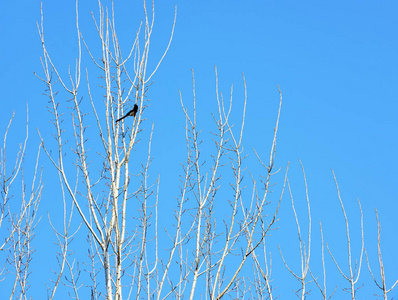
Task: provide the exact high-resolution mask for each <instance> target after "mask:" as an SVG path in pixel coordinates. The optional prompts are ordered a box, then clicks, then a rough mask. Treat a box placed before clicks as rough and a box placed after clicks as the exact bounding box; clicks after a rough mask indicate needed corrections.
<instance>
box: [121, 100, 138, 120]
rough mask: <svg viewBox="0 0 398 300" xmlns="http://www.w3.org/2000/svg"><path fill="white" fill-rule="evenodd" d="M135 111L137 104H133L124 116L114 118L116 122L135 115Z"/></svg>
mask: <svg viewBox="0 0 398 300" xmlns="http://www.w3.org/2000/svg"><path fill="white" fill-rule="evenodd" d="M137 111H138V105H137V104H134V107H133V109H132V110H130V111H129V112H128V113H127V114H126V115H125V116H124V117H121V118H120V119H118V120H116V123H117V122H119V121H121V120H123V119H124V118H127V117H135V115H136V114H137Z"/></svg>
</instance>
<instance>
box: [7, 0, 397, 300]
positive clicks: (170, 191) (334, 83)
mask: <svg viewBox="0 0 398 300" xmlns="http://www.w3.org/2000/svg"><path fill="white" fill-rule="evenodd" d="M72 2H73V1H72ZM72 2H71V1H56V2H55V1H43V8H44V22H45V24H44V26H45V37H46V40H47V43H48V45H47V47H48V49H49V51H50V53H51V54H52V55H53V57H54V60H55V62H56V63H57V64H58V65H59V66H60V68H63V70H64V71H65V70H67V66H68V65H69V64H73V59H74V57H75V55H76V53H77V50H76V49H77V48H76V31H75V27H74V22H75V13H74V11H75V5H74V3H72ZM175 5H177V9H178V15H177V22H176V29H175V34H174V39H173V42H172V45H171V48H170V51H169V53H168V55H167V56H166V58H165V60H164V62H163V64H162V65H161V67H160V69H159V71H158V73H157V75H156V76H155V78H154V81H155V82H154V84H153V86H152V89H151V90H150V95H149V97H150V98H151V101H152V102H151V107H150V109H149V111H148V116H147V118H148V121H149V122H150V123H152V122H155V132H154V140H153V155H154V162H153V167H154V169H155V170H159V172H157V171H154V176H155V177H156V176H157V175H156V174H157V173H159V174H161V182H162V184H161V188H160V190H161V195H162V196H164V198H165V199H168V198H170V199H174V197H175V196H176V191H177V187H176V185H175V182H176V180H177V179H178V174H179V172H180V170H179V168H178V167H177V166H179V163H181V162H182V161H181V157H184V145H185V140H184V129H183V125H184V115H183V112H182V110H181V107H180V102H179V94H178V91H179V90H181V93H182V95H183V97H184V101H185V103H187V105H188V106H189V105H190V103H191V99H192V97H191V95H192V78H191V77H192V76H191V71H190V69H191V68H192V69H193V70H194V72H195V79H196V96H197V108H198V114H199V115H200V116H201V117H200V119H199V121H198V123H199V126H202V128H203V132H204V139H206V138H208V136H207V135H206V134H207V133H206V132H208V131H209V130H211V129H214V127H212V124H211V115H210V112H212V111H213V112H214V111H216V100H215V72H214V67H215V66H217V69H218V75H219V84H220V91H221V92H222V93H223V94H224V95H225V97H228V95H229V90H230V86H231V84H233V85H234V99H235V102H234V105H233V113H232V114H233V115H232V117H233V118H234V120H235V122H236V123H238V124H239V118H240V116H241V108H242V105H243V82H242V73H244V74H245V77H246V83H247V89H248V103H247V120H246V127H245V132H244V145H245V146H244V149H245V151H246V153H247V154H248V155H249V158H248V165H249V166H251V167H252V168H256V167H255V163H254V162H255V160H254V159H253V157H254V155H253V150H252V149H253V148H255V149H256V151H257V152H261V153H262V154H263V155H264V157H265V156H267V155H268V153H269V149H270V146H271V141H272V140H271V139H272V134H273V126H274V122H275V117H276V113H277V107H278V100H279V95H278V90H277V85H278V84H279V86H280V88H281V90H282V93H283V99H284V102H283V106H282V114H281V120H280V131H279V136H278V146H277V147H278V148H277V165H278V166H280V167H281V168H282V169H284V168H285V167H286V165H287V162H288V161H290V163H291V169H290V172H289V174H290V176H289V178H290V182H291V184H292V190H293V193H294V194H295V201H296V208H297V210H298V213H299V216H300V217H301V219H302V220H303V226H304V224H306V219H305V218H306V214H305V213H306V210H305V209H306V203H305V198H304V195H305V194H304V186H303V180H302V175H301V168H300V164H299V162H298V159H301V161H302V162H303V164H304V167H305V170H306V175H307V181H308V186H309V193H310V201H311V208H312V218H313V219H312V221H313V235H314V236H313V243H314V249H313V259H314V261H315V262H314V263H315V264H316V262H317V261H316V260H317V259H319V252H317V251H318V250H319V245H317V246H316V243H318V244H319V243H320V241H319V227H318V221H319V220H321V221H322V223H323V224H324V234H325V241H326V242H328V243H329V245H330V247H331V249H332V251H333V253H336V257H338V260H339V261H341V262H343V261H345V260H346V252H345V231H344V223H343V222H344V219H343V216H342V213H341V209H340V206H339V202H338V198H337V194H336V189H335V186H334V182H333V176H332V172H331V169H332V168H333V169H334V171H335V173H336V176H337V179H338V182H339V185H340V189H341V194H342V197H343V201H344V204H345V206H346V209H347V214H348V217H349V220H350V225H352V227H353V228H352V235H353V243H354V245H353V247H354V251H356V252H354V257H355V258H358V251H359V249H358V247H359V244H360V240H359V239H358V233H359V225H358V224H359V211H358V205H357V199H358V198H359V199H360V201H361V204H362V209H363V213H364V223H365V225H364V226H365V232H366V235H365V246H366V248H367V251H368V253H369V254H371V255H373V264H372V267H373V268H374V269H375V268H376V267H377V259H376V256H375V255H376V253H377V252H376V238H377V237H376V221H375V215H374V209H375V208H377V209H378V212H379V218H380V220H381V225H382V247H383V258H384V260H385V268H386V276H387V284H388V285H391V284H392V283H393V282H394V281H395V280H396V279H398V277H397V273H396V272H394V270H396V269H397V268H398V260H397V256H396V254H395V250H396V249H397V242H396V238H395V237H396V236H397V234H398V222H397V218H396V214H397V211H398V202H397V199H398V187H397V186H398V185H397V179H398V176H397V168H398V163H397V159H396V153H397V152H398V151H397V150H398V142H397V137H398V136H397V131H398V118H397V114H398V104H397V100H398V92H397V90H398V89H397V84H398V57H397V53H398V41H397V38H396V31H397V28H398V20H397V18H396V12H397V10H398V4H397V3H396V2H394V1H383V2H382V1H329V2H325V1H250V2H249V1H196V2H193V1H157V3H155V10H156V19H155V32H154V35H153V42H152V46H151V53H150V55H151V56H152V65H150V67H153V65H154V64H155V62H156V61H157V59H158V58H159V57H160V55H161V53H162V51H163V49H164V48H165V46H166V45H167V41H168V38H169V34H170V29H171V26H172V22H173V17H174V6H175ZM140 7H141V3H139V2H136V3H135V4H126V3H123V4H121V3H115V9H116V16H117V28H118V29H119V30H120V33H119V40H120V41H121V43H122V44H123V42H124V43H125V45H126V46H125V47H126V49H127V48H128V46H129V45H131V38H132V36H133V35H134V33H135V30H136V28H137V25H138V23H139V21H140V18H141V16H140V14H141V10H140ZM97 8H98V4H97V2H96V1H84V2H83V1H81V3H79V9H80V12H79V15H80V24H81V31H82V33H83V35H84V37H85V38H86V39H87V40H88V41H89V42H91V43H93V44H95V42H96V36H95V29H94V25H93V22H92V19H91V15H90V11H94V12H95V13H97ZM0 10H1V11H2V12H3V15H2V18H1V19H0V35H1V36H2V45H3V46H2V47H1V49H0V66H1V70H0V84H1V90H2V94H1V96H0V97H1V99H2V100H1V102H2V118H1V120H0V128H1V130H2V131H1V132H3V131H4V129H5V127H6V124H7V123H8V120H9V118H10V117H11V115H12V112H13V111H15V112H16V118H15V121H14V123H13V127H12V130H11V132H12V135H11V136H10V137H9V141H8V143H9V147H10V150H9V153H11V151H12V149H13V148H12V147H15V146H16V145H17V144H18V143H19V142H21V140H22V136H21V135H22V132H24V130H25V129H24V128H25V127H24V126H25V124H24V122H25V119H26V103H27V102H28V103H29V112H30V132H29V134H30V140H29V148H28V149H29V151H30V152H29V153H28V158H29V157H30V155H32V157H34V155H35V151H36V145H37V144H38V137H37V133H36V128H39V129H40V131H41V132H42V133H44V134H47V135H48V137H50V134H51V129H52V128H51V125H50V123H49V122H48V119H49V114H48V113H47V110H46V101H47V99H46V98H45V97H44V96H43V95H42V93H43V92H44V86H43V85H42V84H41V82H40V81H39V80H38V79H37V78H36V77H35V76H34V75H33V72H34V71H35V72H37V73H39V74H40V72H41V66H40V56H41V55H42V53H41V44H40V40H39V36H38V33H37V28H36V22H37V21H39V20H40V1H36V0H35V1H19V2H15V1H14V2H12V1H7V2H5V1H3V2H1V3H0ZM137 12H138V13H137ZM137 14H138V15H137ZM136 15H137V16H136ZM86 58H87V57H86ZM85 63H86V64H87V65H89V64H90V61H88V60H87V61H86V62H85ZM149 122H148V124H150V123H149ZM13 145H14V146H13ZM41 163H42V165H43V166H44V170H45V172H44V181H45V192H44V195H43V199H42V201H41V207H40V212H41V215H42V216H43V218H42V220H41V221H40V224H39V227H38V232H39V233H44V232H45V233H48V234H50V235H51V232H50V231H48V229H46V227H48V221H47V217H46V215H47V211H51V210H53V209H54V206H55V205H56V204H54V201H55V200H54V198H53V197H52V196H53V193H52V190H51V189H52V182H53V181H52V180H53V179H52V178H53V177H56V176H54V174H55V170H54V169H53V168H52V167H51V166H50V164H49V161H48V159H46V157H45V156H44V155H42V159H41ZM254 172H259V170H258V169H254ZM281 183H282V182H281V179H279V181H278V185H277V186H276V187H275V190H276V191H279V190H280V186H281ZM161 202H162V201H161ZM289 203H290V202H289V198H288V197H284V201H283V203H282V207H281V212H280V221H279V223H278V226H279V230H278V231H275V232H274V233H273V236H272V237H271V238H270V248H272V249H276V250H275V251H274V250H273V259H274V263H273V265H274V266H273V268H274V270H275V271H274V272H275V278H274V280H275V285H276V286H278V290H277V293H279V294H280V295H281V298H282V299H288V298H290V297H291V290H292V289H294V288H297V287H298V285H297V284H296V285H295V283H294V281H291V275H290V274H289V273H288V272H287V271H286V269H285V268H284V267H283V265H282V264H281V260H280V255H279V253H278V252H277V248H276V246H277V245H278V244H279V245H281V248H282V250H283V251H284V255H285V256H286V257H290V258H291V260H290V259H288V260H289V261H293V259H294V257H295V255H298V248H296V249H295V248H294V247H295V246H294V245H296V246H297V236H296V229H295V223H294V219H293V214H292V210H291V207H290V204H289ZM160 206H161V207H162V208H165V209H166V211H167V209H171V208H172V203H170V202H169V201H167V202H166V201H165V202H163V203H160ZM39 233H38V236H37V238H36V241H37V244H38V245H37V252H36V255H37V256H36V258H35V259H34V266H36V267H37V266H42V268H43V274H44V275H42V276H37V277H35V278H37V279H32V283H33V282H34V283H35V284H34V285H35V287H34V288H32V293H33V296H34V298H37V299H39V296H38V295H39V293H43V292H44V291H45V286H44V284H43V282H44V281H47V279H48V277H49V276H50V272H49V271H48V270H49V269H48V268H49V267H51V266H48V265H47V264H46V263H45V262H44V261H43V258H45V257H46V256H50V257H51V255H55V254H53V253H51V252H50V251H49V252H48V253H43V252H40V251H45V250H43V249H40V245H42V244H43V242H44V241H46V240H45V239H44V238H43V237H40V235H39ZM48 243H52V242H48ZM291 245H293V246H291ZM342 245H344V246H342ZM290 248H293V249H291V250H290ZM285 251H286V253H285ZM290 251H291V253H290ZM327 258H328V259H329V260H330V256H328V257H327ZM296 262H297V261H296ZM318 263H319V260H318ZM329 263H330V261H329ZM292 264H293V265H294V263H293V262H292ZM296 267H298V264H297V266H296ZM362 268H363V269H362V275H361V277H360V283H361V284H362V283H363V284H364V287H363V288H362V289H361V290H360V291H359V292H358V293H359V294H358V295H359V296H358V297H359V298H361V299H364V298H366V299H370V298H368V297H370V296H368V295H372V294H373V293H374V292H377V291H376V290H375V288H374V285H373V282H372V280H371V278H370V276H369V274H368V270H367V266H366V262H365V261H364V263H363V266H362ZM277 270H278V271H277ZM328 270H330V274H331V275H329V278H330V280H331V281H335V282H336V283H335V284H339V285H340V286H343V285H342V284H341V283H342V281H341V279H340V278H339V277H338V273H337V271H336V268H335V267H334V266H333V265H332V264H330V265H329V269H328ZM332 278H333V279H332ZM334 278H336V279H334ZM337 278H338V279H337ZM35 280H37V281H38V282H35ZM285 282H286V283H287V282H289V285H288V286H289V287H288V288H285V289H284V285H285ZM333 286H334V283H333V282H331V283H330V287H329V290H332V289H333V288H332V287H333ZM286 289H287V290H286ZM285 293H286V294H285ZM289 293H290V294H289ZM316 293H317V292H316V291H315V289H314V288H313V292H312V294H313V295H317V294H316ZM339 293H341V292H340V291H339ZM0 295H1V292H0ZM289 295H290V296H289ZM393 295H395V297H398V291H397V290H395V291H394V292H393ZM35 296H36V297H35ZM338 298H339V297H338Z"/></svg>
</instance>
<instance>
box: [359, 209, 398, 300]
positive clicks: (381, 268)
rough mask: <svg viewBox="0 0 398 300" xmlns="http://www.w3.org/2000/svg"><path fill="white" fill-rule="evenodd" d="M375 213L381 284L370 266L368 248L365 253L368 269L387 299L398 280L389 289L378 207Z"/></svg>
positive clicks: (385, 299)
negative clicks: (382, 251) (382, 249)
mask: <svg viewBox="0 0 398 300" xmlns="http://www.w3.org/2000/svg"><path fill="white" fill-rule="evenodd" d="M375 213H376V220H377V254H378V258H379V271H380V278H381V284H380V283H379V282H378V281H377V280H376V278H375V276H374V275H373V272H372V270H371V268H370V264H369V259H368V254H367V253H366V250H365V254H366V261H367V263H368V269H369V272H370V275H371V276H372V278H373V281H374V283H375V284H376V286H377V287H378V288H379V289H380V290H381V291H382V292H383V294H382V295H381V296H382V297H383V299H384V300H387V294H388V293H389V292H391V291H392V290H393V289H394V287H395V285H396V284H397V283H398V280H396V281H395V283H394V284H393V285H392V286H391V287H390V288H389V289H387V284H386V277H385V273H384V263H383V258H382V254H381V225H380V221H379V215H378V214H377V209H375Z"/></svg>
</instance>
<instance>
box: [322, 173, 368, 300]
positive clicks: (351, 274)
mask: <svg viewBox="0 0 398 300" xmlns="http://www.w3.org/2000/svg"><path fill="white" fill-rule="evenodd" d="M332 173H333V178H334V182H335V184H336V189H337V196H338V198H339V201H340V206H341V209H342V210H343V214H344V220H345V224H346V233H347V252H348V268H349V275H345V274H344V273H343V272H342V270H341V268H340V266H339V265H338V263H337V261H336V260H335V258H334V256H333V255H332V252H331V251H330V249H329V246H328V244H326V247H327V248H328V252H329V254H330V256H331V257H332V259H333V262H334V264H335V265H336V267H337V268H338V270H339V271H340V274H341V275H342V276H343V277H344V278H345V279H346V280H347V281H348V282H349V285H350V287H349V289H348V291H349V293H350V294H351V299H352V300H354V299H356V297H355V293H356V291H357V288H355V284H356V283H357V281H358V279H359V274H360V272H361V265H362V255H363V251H364V237H363V213H362V208H361V203H360V202H359V199H358V205H359V210H360V212H361V243H362V246H361V254H360V258H359V266H358V269H356V267H355V270H354V271H353V270H352V260H351V239H350V229H349V226H348V218H347V214H346V212H345V209H344V205H343V201H342V200H341V196H340V189H339V186H338V184H337V179H336V175H335V174H334V171H333V170H332ZM355 277H356V278H355Z"/></svg>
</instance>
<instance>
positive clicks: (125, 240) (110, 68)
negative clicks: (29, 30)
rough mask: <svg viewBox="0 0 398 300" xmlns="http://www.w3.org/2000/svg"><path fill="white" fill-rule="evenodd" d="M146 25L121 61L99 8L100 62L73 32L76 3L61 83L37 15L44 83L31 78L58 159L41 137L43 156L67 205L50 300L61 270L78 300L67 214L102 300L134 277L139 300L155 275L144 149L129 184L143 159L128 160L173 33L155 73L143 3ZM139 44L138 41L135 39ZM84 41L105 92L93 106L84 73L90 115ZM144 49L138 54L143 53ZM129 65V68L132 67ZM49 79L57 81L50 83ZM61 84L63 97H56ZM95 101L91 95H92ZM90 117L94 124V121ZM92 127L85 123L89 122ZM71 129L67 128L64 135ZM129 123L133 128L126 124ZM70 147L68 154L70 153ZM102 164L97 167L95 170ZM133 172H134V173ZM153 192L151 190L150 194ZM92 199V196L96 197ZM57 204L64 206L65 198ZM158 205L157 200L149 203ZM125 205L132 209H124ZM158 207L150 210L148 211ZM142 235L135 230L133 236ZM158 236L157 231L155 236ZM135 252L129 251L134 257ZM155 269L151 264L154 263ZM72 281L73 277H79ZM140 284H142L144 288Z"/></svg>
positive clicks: (110, 15) (107, 16)
mask: <svg viewBox="0 0 398 300" xmlns="http://www.w3.org/2000/svg"><path fill="white" fill-rule="evenodd" d="M143 10H144V15H145V18H144V21H143V23H141V25H140V27H139V29H138V31H137V33H136V37H135V39H134V40H133V43H132V46H131V50H130V51H129V53H127V55H126V56H125V55H123V53H122V51H121V46H120V44H119V41H118V36H117V33H116V28H115V17H114V10H113V6H112V10H111V11H110V12H108V10H107V9H104V7H103V5H102V4H101V2H99V17H98V18H96V17H94V14H93V20H94V24H95V26H96V29H97V33H98V36H99V41H100V44H99V47H100V49H102V57H101V58H100V60H99V61H100V62H98V60H97V59H96V58H95V57H94V55H93V54H92V52H91V51H90V48H89V46H88V45H87V44H86V42H85V40H84V38H83V34H82V33H81V32H80V29H79V18H78V3H77V2H76V31H77V41H78V55H77V58H76V64H75V71H74V72H72V71H70V69H69V72H68V75H67V77H68V78H69V80H70V83H69V84H68V83H67V81H65V79H64V76H63V75H62V74H60V72H59V71H58V68H57V67H56V65H55V64H54V63H53V61H52V59H51V56H50V54H49V52H48V50H47V47H46V42H45V39H44V23H43V10H42V19H41V23H40V24H38V30H39V34H40V38H41V42H42V46H43V57H42V67H43V73H44V76H43V77H42V76H39V75H36V76H37V77H38V78H39V79H40V80H41V81H43V82H44V83H45V85H46V94H47V96H48V97H49V111H50V112H51V114H52V115H53V119H52V123H53V124H54V127H55V135H54V136H55V141H56V145H57V146H56V151H55V153H56V155H53V154H52V152H51V150H50V149H49V148H48V146H47V145H48V141H45V138H44V137H43V136H42V135H40V137H41V140H42V145H43V149H44V151H45V152H46V154H47V155H48V157H49V158H50V160H51V162H52V163H53V165H54V166H55V168H56V169H57V170H58V173H59V176H60V180H61V184H62V188H63V189H65V191H66V193H67V194H68V198H70V199H71V200H72V202H73V206H67V205H66V204H64V208H65V207H70V210H69V213H65V214H64V216H65V221H64V228H63V232H62V233H61V232H58V231H57V230H56V229H55V228H54V230H55V232H56V234H57V237H58V244H59V245H60V248H61V251H60V254H59V258H60V260H59V264H60V268H59V270H58V271H56V273H57V275H56V279H55V280H54V284H53V285H52V287H50V291H51V293H50V296H49V298H53V296H54V293H55V291H56V289H57V286H58V284H59V282H60V279H61V277H62V274H63V272H64V266H65V264H66V265H68V266H69V269H70V275H71V277H70V279H69V283H68V285H70V287H71V288H72V290H73V291H74V297H75V298H76V299H77V298H79V294H78V286H77V278H76V276H75V277H74V276H72V274H74V272H75V271H73V269H74V268H75V266H74V265H73V262H72V261H71V258H70V257H69V255H68V245H69V243H70V241H71V239H72V237H73V233H71V232H70V220H71V216H72V209H73V207H75V208H76V209H77V211H78V214H79V215H80V217H81V219H82V222H83V224H84V226H85V228H86V229H87V230H88V232H89V234H90V236H89V241H90V242H91V249H92V251H93V252H91V254H90V255H91V259H93V260H95V259H99V260H100V261H101V268H102V270H103V272H104V275H105V284H104V285H105V294H106V298H107V299H122V277H123V276H126V275H129V274H130V275H131V274H134V276H133V279H132V280H131V281H130V285H131V286H133V284H137V286H138V290H137V297H138V296H139V295H140V293H141V288H143V287H144V286H145V284H146V283H148V284H149V281H148V280H149V278H151V277H152V276H154V275H155V274H154V273H153V272H152V271H151V270H149V269H150V268H151V265H150V263H149V262H148V257H147V255H148V254H147V247H148V244H149V243H150V240H148V233H147V230H148V227H149V224H148V223H149V220H150V219H153V218H154V219H155V220H156V216H155V217H154V216H153V215H152V214H151V213H150V209H151V207H150V205H149V203H148V201H150V199H151V196H152V194H153V188H154V187H153V185H151V184H149V183H148V182H147V178H148V176H147V173H148V169H149V166H150V161H151V157H150V149H149V152H148V161H147V164H146V165H143V166H142V171H141V177H142V178H143V179H142V180H141V182H140V181H136V180H132V168H131V165H132V163H131V162H132V161H133V162H134V161H140V160H141V158H139V157H134V155H133V153H134V151H135V149H136V147H137V144H138V142H139V140H140V137H139V135H140V133H141V126H142V124H143V121H144V118H143V116H144V110H145V107H146V101H147V99H146V92H147V88H148V85H149V84H150V82H151V79H152V77H153V75H154V74H155V72H156V70H157V69H158V67H159V65H160V63H161V61H162V60H163V58H164V56H165V54H166V53H167V51H168V49H169V46H170V42H171V39H172V36H173V31H174V24H175V21H174V24H173V26H172V29H171V37H170V42H169V44H168V45H167V47H166V50H165V52H164V55H163V56H162V57H161V58H160V59H159V62H158V64H157V65H156V67H155V69H154V70H147V64H148V57H149V47H150V41H151V35H152V31H153V27H154V17H155V11H154V5H153V4H152V12H151V15H149V13H150V11H148V10H147V6H146V3H145V1H144V3H143ZM141 38H142V39H143V40H141ZM82 42H83V44H84V45H85V47H86V49H87V51H88V53H89V55H90V57H91V59H92V61H93V63H94V65H95V66H96V67H97V68H98V69H97V70H98V71H99V73H100V74H101V75H100V77H101V79H102V83H101V89H102V90H103V95H104V96H103V97H102V99H103V101H102V103H101V101H99V99H98V97H97V96H93V94H92V92H91V91H92V87H91V84H90V79H89V78H90V76H89V72H88V69H86V78H87V90H88V98H89V99H90V104H91V110H92V114H91V115H88V111H87V110H86V109H87V104H86V103H85V102H83V101H82V98H83V97H82V96H81V93H82V92H80V90H81V89H80V84H81V78H82V54H81V53H82V50H81V46H82ZM141 45H143V48H141ZM131 65H132V66H133V67H132V68H131V67H130V66H131ZM54 77H55V78H54ZM56 84H60V88H61V93H59V91H58V90H57V88H58V85H56ZM95 95H97V93H96V92H95ZM66 102H68V103H69V104H70V106H71V108H70V113H71V119H66V118H65V117H64V115H63V114H64V111H66V110H67V108H66V109H65V103H66ZM133 104H136V105H137V106H138V111H136V113H135V114H134V116H133V118H132V120H131V119H126V120H125V121H121V122H115V121H116V120H117V119H119V118H120V117H121V116H123V115H125V111H126V110H129V107H132V106H133ZM92 116H93V118H92ZM93 121H94V122H95V123H96V125H97V133H96V134H95V135H94V136H96V137H98V139H97V140H94V136H90V139H91V140H92V141H91V140H90V142H89V139H88V136H89V134H87V131H88V126H89V124H91V123H92V122H93ZM90 122H91V123H90ZM68 123H69V125H70V127H69V129H68V128H67V124H68ZM129 124H132V125H129ZM71 133H72V136H73V138H74V141H75V145H74V146H73V148H72V147H71V146H70V145H68V146H66V144H67V143H68V142H67V140H68V138H70V137H71ZM91 143H97V145H102V150H101V151H100V150H98V151H97V153H92V152H91V151H90V150H89V148H90V145H92V144H91ZM69 147H71V148H69ZM69 149H71V151H72V153H73V154H74V155H75V157H76V161H75V162H74V163H75V166H76V169H75V175H72V176H71V175H70V173H71V172H73V171H72V170H71V168H69V163H70V162H69V161H67V160H66V158H65V154H66V153H67V152H69ZM94 157H95V161H100V162H101V164H102V169H101V171H100V175H99V176H95V175H93V174H95V172H91V169H93V168H96V167H98V164H91V161H92V160H93V158H94ZM101 164H100V165H101ZM134 172H137V170H136V169H135V170H134ZM155 192H156V189H155ZM97 195H98V196H97ZM131 198H136V199H137V200H138V201H139V203H141V207H140V209H141V217H140V218H138V219H137V221H138V223H139V224H138V226H137V227H134V226H133V227H128V223H127V217H128V216H127V211H128V205H129V204H128V200H129V199H131ZM63 199H65V198H64V197H63ZM155 201H156V200H155ZM129 203H131V202H129ZM153 205H154V207H156V204H153ZM138 228H141V231H140V230H139V229H138ZM156 235H157V233H156V231H155V236H156ZM133 243H138V244H140V250H139V255H137V256H135V257H133V255H132V251H133V250H132V248H131V247H132V245H133ZM135 250H136V249H134V251H135ZM155 266H156V259H155ZM96 274H97V271H94V272H93V278H92V279H93V282H94V284H93V289H92V297H93V298H97V297H98V295H99V294H100V292H98V291H97V290H96V283H95V280H96V278H95V276H96ZM77 275H78V274H77ZM145 282H146V283H145Z"/></svg>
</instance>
